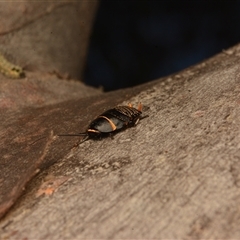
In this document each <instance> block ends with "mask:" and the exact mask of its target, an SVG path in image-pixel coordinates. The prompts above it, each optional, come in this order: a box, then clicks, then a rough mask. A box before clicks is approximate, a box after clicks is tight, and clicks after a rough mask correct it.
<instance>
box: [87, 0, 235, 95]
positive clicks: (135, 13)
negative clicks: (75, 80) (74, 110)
mask: <svg viewBox="0 0 240 240" xmlns="http://www.w3.org/2000/svg"><path fill="white" fill-rule="evenodd" d="M239 23H240V1H203V0H202V1H194V0H192V1H104V0H103V1H101V2H100V5H99V9H98V12H97V16H96V19H95V24H94V28H93V32H92V36H91V42H90V46H89V53H88V58H87V64H86V69H85V75H84V80H85V82H86V83H87V84H89V85H93V86H96V87H99V86H102V87H103V88H104V90H105V91H109V90H114V89H118V88H124V87H130V86H134V85H137V84H140V83H143V82H147V81H150V80H153V79H156V78H159V77H162V76H165V75H168V74H171V73H174V72H176V71H179V70H181V69H184V68H186V67H188V66H190V65H193V64H196V63H198V62H200V61H202V60H204V59H206V58H209V57H211V56H213V55H214V54H216V53H219V52H221V51H222V50H223V49H226V48H228V47H231V46H233V45H235V44H237V43H238V42H239V40H240V28H239V27H240V24H239Z"/></svg>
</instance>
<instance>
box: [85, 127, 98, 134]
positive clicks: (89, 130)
mask: <svg viewBox="0 0 240 240" xmlns="http://www.w3.org/2000/svg"><path fill="white" fill-rule="evenodd" d="M87 131H88V132H97V133H98V132H99V131H98V130H95V129H91V128H89V129H88V130H87Z"/></svg>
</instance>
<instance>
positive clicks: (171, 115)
mask: <svg viewBox="0 0 240 240" xmlns="http://www.w3.org/2000/svg"><path fill="white" fill-rule="evenodd" d="M239 56H240V45H238V46H235V47H234V48H232V49H229V50H227V51H225V52H223V53H221V54H218V55H217V56H215V57H213V58H211V59H209V60H207V61H205V62H203V63H200V64H198V65H196V66H193V67H191V68H188V69H186V70H184V71H182V72H179V73H177V74H174V75H171V76H168V77H166V78H163V79H159V80H156V81H154V82H151V83H148V84H144V85H141V86H138V87H135V88H133V89H123V90H119V91H116V92H110V93H106V94H101V95H96V96H90V97H86V98H79V99H78V98H74V99H72V100H69V101H63V102H60V103H56V104H52V105H51V106H45V107H42V108H38V109H35V108H30V109H28V110H27V111H24V110H23V111H21V112H20V113H17V114H18V115H14V113H12V112H11V113H8V114H9V115H8V121H7V122H6V120H5V122H4V119H3V117H2V116H1V117H2V119H1V121H3V122H4V123H5V125H3V126H4V127H1V131H0V133H1V136H2V139H3V138H4V141H3V144H2V146H1V150H0V151H1V155H2V156H4V158H2V160H1V169H2V167H5V169H6V170H5V171H4V177H5V178H6V179H9V181H11V180H12V179H15V171H19V172H21V173H22V172H24V171H25V175H28V176H33V175H34V174H36V172H39V174H38V176H37V177H35V178H34V179H33V180H32V181H31V182H30V183H29V184H28V185H27V186H26V188H25V194H24V195H23V196H22V197H21V198H20V199H19V200H18V201H17V202H16V204H15V205H14V207H13V208H12V209H11V211H9V212H8V213H7V214H6V215H5V217H4V218H3V219H2V221H1V223H0V229H1V238H5V239H80V238H88V239H90V238H104V239H106V238H108V239H112V238H115V239H119V238H148V239H150V238H151V239H153V238H158V239H163V238H165V239H166V238H168V239H176V238H179V239H200V238H201V239H203V238H204V239H206V238H208V239H209V238H211V239H219V238H222V239H223V238H224V239H227V238H228V239H230V238H231V239H234V238H235V239H237V238H240V230H239V225H240V210H239V203H240V200H239V199H240V198H239V195H240V188H239V187H240V177H239V176H240V161H239V158H240V157H239V156H240V134H239V130H240V127H239V123H238V122H239V119H240V108H239V107H240V84H239V83H240V67H239ZM140 101H141V102H142V103H143V105H144V109H143V112H144V114H148V115H149V117H148V118H145V119H143V120H142V121H140V123H139V124H138V125H137V126H136V127H134V128H130V129H127V130H126V131H124V132H121V133H118V134H117V135H115V136H114V139H111V138H106V139H104V140H102V141H93V140H89V141H86V142H84V143H82V144H81V145H79V146H76V142H77V141H78V138H69V137H67V138H59V137H57V136H56V134H59V133H65V132H69V133H73V132H82V131H83V130H84V129H85V128H86V127H87V125H88V123H89V121H91V120H92V119H93V118H94V117H95V116H97V115H98V114H100V113H101V112H102V111H104V110H105V109H108V108H110V107H112V106H114V105H117V104H121V105H122V104H127V103H128V102H132V103H133V104H134V105H136V104H137V103H138V102H140ZM30 126H31V127H30ZM41 136H46V138H43V139H40V140H39V141H36V142H33V143H32V144H31V145H29V143H31V142H32V141H34V139H38V138H39V137H41ZM74 146H75V147H74ZM4 147H5V148H4ZM2 152H3V153H4V154H2ZM2 161H3V162H2ZM24 164H25V166H28V165H30V167H26V168H22V167H21V165H24ZM8 166H9V167H10V166H15V170H14V168H13V167H11V168H9V170H8ZM1 174H2V172H1ZM1 179H2V176H1ZM15 181H16V180H15ZM25 182H26V181H25ZM0 183H1V188H2V186H3V185H4V184H5V181H0ZM24 186H25V184H24V185H21V187H22V188H23V187H24ZM18 187H19V186H18V185H17V184H16V187H13V188H12V189H11V191H10V192H9V193H10V194H11V193H13V192H14V191H16V188H18ZM8 191H9V190H8ZM10 197H11V196H10Z"/></svg>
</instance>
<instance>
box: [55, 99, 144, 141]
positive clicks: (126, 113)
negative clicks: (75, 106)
mask: <svg viewBox="0 0 240 240" xmlns="http://www.w3.org/2000/svg"><path fill="white" fill-rule="evenodd" d="M141 115H142V104H141V103H139V104H138V108H137V109H136V108H134V107H133V106H132V104H128V106H117V107H115V108H112V109H109V110H107V111H106V112H104V113H102V114H101V115H99V116H98V117H97V118H95V119H94V120H93V121H92V122H91V123H90V125H89V126H88V128H87V130H86V132H83V133H77V134H60V135H58V136H84V138H83V139H82V141H81V142H80V143H83V142H84V141H86V140H88V139H101V138H103V137H107V136H112V135H113V134H115V133H117V132H119V131H122V130H124V129H126V128H129V127H133V126H135V125H136V124H137V123H138V122H139V120H141V119H143V118H145V117H148V115H146V116H141Z"/></svg>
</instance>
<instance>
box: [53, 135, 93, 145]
mask: <svg viewBox="0 0 240 240" xmlns="http://www.w3.org/2000/svg"><path fill="white" fill-rule="evenodd" d="M58 136H59V137H79V136H85V137H84V138H83V139H82V141H81V142H80V144H81V143H83V142H85V141H87V140H88V139H89V136H88V134H87V133H75V134H58Z"/></svg>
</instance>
